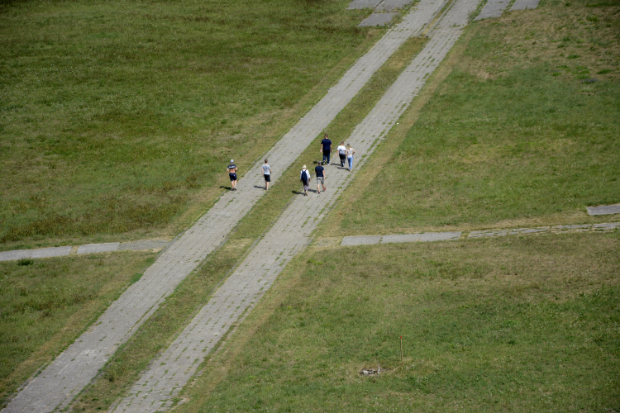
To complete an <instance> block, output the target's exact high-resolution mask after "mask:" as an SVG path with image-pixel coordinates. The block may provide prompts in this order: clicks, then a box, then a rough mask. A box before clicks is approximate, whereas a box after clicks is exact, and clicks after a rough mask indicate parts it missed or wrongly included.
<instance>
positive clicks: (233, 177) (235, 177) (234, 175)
mask: <svg viewBox="0 0 620 413" xmlns="http://www.w3.org/2000/svg"><path fill="white" fill-rule="evenodd" d="M228 176H229V177H230V180H231V181H236V180H237V174H228Z"/></svg>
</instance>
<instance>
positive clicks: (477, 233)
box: [467, 229, 508, 238]
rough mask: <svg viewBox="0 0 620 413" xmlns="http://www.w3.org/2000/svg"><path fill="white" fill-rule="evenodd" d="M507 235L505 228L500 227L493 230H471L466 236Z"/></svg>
mask: <svg viewBox="0 0 620 413" xmlns="http://www.w3.org/2000/svg"><path fill="white" fill-rule="evenodd" d="M504 235H508V230H507V229H500V230H494V231H472V232H470V233H469V236H468V237H467V238H488V237H503V236H504Z"/></svg>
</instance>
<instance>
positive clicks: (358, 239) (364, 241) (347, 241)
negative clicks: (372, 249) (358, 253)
mask: <svg viewBox="0 0 620 413" xmlns="http://www.w3.org/2000/svg"><path fill="white" fill-rule="evenodd" d="M380 242H381V235H374V236H373V235H361V236H351V237H344V238H343V239H342V243H341V244H340V245H343V246H347V245H371V244H379V243H380Z"/></svg>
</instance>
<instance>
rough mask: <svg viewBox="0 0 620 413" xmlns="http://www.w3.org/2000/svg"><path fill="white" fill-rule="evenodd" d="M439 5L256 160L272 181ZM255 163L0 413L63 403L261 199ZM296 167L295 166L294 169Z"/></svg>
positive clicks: (394, 36) (417, 11) (404, 25)
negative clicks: (264, 162)
mask: <svg viewBox="0 0 620 413" xmlns="http://www.w3.org/2000/svg"><path fill="white" fill-rule="evenodd" d="M443 4H444V1H443V0H422V1H421V2H420V4H419V5H417V6H416V7H414V8H412V10H411V12H410V13H408V14H407V15H406V16H404V18H403V21H402V22H401V23H400V24H398V25H397V26H395V27H394V28H392V29H390V30H389V31H387V33H386V34H385V35H384V36H383V37H382V38H381V39H380V40H379V41H378V42H377V43H376V44H375V45H374V46H373V47H372V48H371V49H370V50H369V51H368V53H366V54H365V55H364V56H362V57H361V58H360V59H359V60H358V61H357V62H356V63H355V64H354V65H353V66H352V67H351V68H350V69H349V70H348V71H347V72H346V73H345V75H344V76H343V77H342V79H340V81H339V82H338V83H337V84H336V85H334V86H333V87H332V88H331V89H329V91H328V92H327V94H326V95H325V96H324V97H323V99H321V101H320V102H319V103H318V104H317V105H316V106H314V107H313V108H312V109H311V110H310V111H309V112H308V113H307V114H306V115H305V116H304V117H303V118H302V119H301V120H300V121H299V122H298V123H297V124H296V125H295V126H294V127H293V128H292V129H291V130H290V131H289V132H288V133H287V134H286V135H285V136H284V137H283V138H282V139H281V140H280V141H279V142H278V144H277V145H275V146H274V147H273V148H272V149H271V150H270V151H269V152H268V153H267V154H266V155H264V156H262V157H261V158H262V159H264V158H269V163H270V165H271V167H272V169H273V171H272V174H271V180H272V182H276V181H277V180H278V179H279V177H280V175H281V174H282V172H283V171H285V170H286V169H287V168H288V167H289V166H291V165H292V163H293V162H294V161H295V159H297V157H298V156H299V155H300V154H301V153H302V152H303V151H304V150H305V148H306V147H307V146H308V145H309V144H310V143H311V142H312V141H313V140H314V139H315V138H316V136H317V135H318V134H319V133H320V132H322V131H323V130H324V129H325V128H326V127H327V126H328V125H329V124H330V123H331V121H332V120H333V119H334V118H335V117H336V115H337V114H338V113H339V112H340V111H341V110H342V109H343V108H344V107H345V106H346V105H347V104H348V103H349V101H350V100H351V99H352V98H353V97H354V96H355V95H356V94H357V92H359V90H360V89H361V88H362V87H363V86H364V85H365V84H366V83H367V82H368V80H369V79H370V78H371V76H372V75H373V74H374V73H375V72H376V70H377V69H379V68H380V67H381V66H382V65H383V63H385V61H386V60H387V59H388V58H389V57H390V56H391V55H392V54H393V53H394V52H395V51H396V50H398V48H399V47H400V46H401V45H402V44H403V42H404V41H405V40H407V39H408V38H410V37H411V36H415V35H418V34H419V33H420V32H421V31H422V29H424V27H425V26H426V25H427V24H428V23H429V22H430V21H431V20H432V19H433V17H434V16H435V15H436V13H437V12H438V11H439V10H441V8H442V7H443ZM447 50H449V48H448V49H447ZM447 50H446V52H447ZM438 60H439V59H438ZM437 63H438V62H437ZM403 110H404V109H403ZM317 152H318V148H317ZM358 153H359V152H358ZM261 165H262V163H261V162H259V163H257V164H256V165H254V166H253V167H252V168H250V170H249V171H248V172H245V171H240V175H242V178H241V179H240V181H239V184H238V186H237V188H238V189H239V190H238V191H231V192H227V193H226V194H224V195H223V196H222V197H221V198H220V199H219V200H218V202H217V203H216V204H215V205H214V206H213V207H212V208H211V209H210V210H209V211H208V212H207V213H206V214H205V215H204V216H203V217H201V218H200V219H199V220H198V222H197V223H196V224H195V225H193V226H192V227H191V228H190V229H189V230H187V231H186V232H185V233H184V234H183V235H182V236H181V237H179V238H178V239H177V240H176V241H175V242H174V243H173V244H172V245H170V246H169V247H168V248H167V249H166V250H165V251H164V252H163V253H162V254H161V255H160V256H159V258H158V259H157V260H156V261H155V263H154V264H153V265H152V266H151V267H149V268H148V269H147V270H146V271H145V273H144V275H143V276H142V277H141V278H140V280H139V281H138V282H136V283H134V284H132V285H131V286H130V287H129V288H128V289H127V290H126V291H125V292H124V293H123V294H122V295H121V297H119V299H118V300H117V301H115V302H114V303H112V305H110V307H109V308H108V309H107V310H106V311H105V312H104V314H102V315H101V316H100V318H99V319H98V320H97V322H96V323H93V325H92V326H91V327H90V328H89V329H88V330H87V331H86V332H85V333H84V334H83V335H82V336H80V337H79V338H78V339H77V340H76V341H75V342H74V343H73V344H72V345H71V346H69V347H68V348H67V349H66V350H65V351H64V352H63V353H62V354H60V355H59V356H58V357H57V358H56V360H54V361H53V362H52V363H51V364H50V365H49V366H48V367H46V368H45V369H44V370H43V371H42V372H41V374H39V375H38V376H37V377H35V378H34V379H33V380H32V381H31V382H30V383H29V384H28V385H27V386H26V387H25V388H24V389H23V390H21V391H20V392H19V393H18V394H17V395H16V397H15V398H14V399H13V400H12V401H11V402H10V403H9V405H8V406H7V407H6V408H5V409H4V410H3V411H4V412H50V411H52V410H53V409H55V408H57V407H59V408H63V407H65V406H67V404H68V403H69V402H70V401H71V400H72V399H73V398H74V397H75V396H76V395H77V394H78V393H79V392H80V391H81V389H82V388H83V387H84V386H85V385H86V384H88V383H89V382H90V381H91V380H92V379H93V377H95V375H96V374H97V373H98V371H99V369H100V368H101V367H103V365H104V364H105V363H106V362H107V361H108V359H109V357H110V356H111V355H112V354H113V353H114V352H115V351H116V349H117V348H118V347H119V346H120V345H121V344H123V343H124V342H125V341H127V339H129V338H130V337H131V336H132V335H133V334H134V332H135V331H136V329H137V328H138V327H139V326H140V325H141V324H142V323H143V322H144V320H146V319H147V318H148V317H150V316H151V314H153V312H154V311H155V310H157V308H158V307H159V305H160V304H161V303H162V302H163V300H164V299H165V298H166V297H167V296H168V295H170V294H171V293H172V292H173V291H174V288H175V287H176V286H177V285H178V284H179V282H181V281H182V280H183V279H184V278H185V277H186V276H187V275H188V274H190V273H191V272H192V271H193V270H194V269H195V268H196V267H197V266H198V265H199V264H200V262H202V261H203V260H204V259H205V258H206V257H207V255H208V254H210V253H211V252H213V251H214V250H215V249H216V248H217V247H218V246H219V245H221V243H222V242H223V241H225V239H226V237H227V236H228V234H229V233H230V231H231V230H232V229H233V228H234V227H235V226H236V225H237V223H238V222H239V220H240V219H241V218H242V217H243V216H245V214H246V213H247V212H248V211H249V210H250V209H251V208H252V206H253V205H254V204H255V203H256V202H257V201H258V200H259V199H260V198H261V197H262V196H263V195H264V193H265V191H264V190H262V189H258V188H256V186H258V187H262V185H264V180H263V178H262V175H261V173H260V166H261ZM299 167H300V169H301V165H299ZM328 179H329V176H328ZM321 196H322V195H321ZM324 198H325V197H323V198H322V199H324ZM322 202H325V201H322ZM287 239H288V238H287ZM293 245H297V244H293ZM281 262H284V261H281ZM261 287H263V286H261ZM235 314H236V313H235ZM181 376H182V375H179V377H181ZM183 377H185V376H183ZM186 379H187V378H186V377H185V378H183V379H180V380H181V381H180V382H179V383H181V382H182V383H185V381H184V380H186Z"/></svg>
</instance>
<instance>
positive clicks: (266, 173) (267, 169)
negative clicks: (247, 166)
mask: <svg viewBox="0 0 620 413" xmlns="http://www.w3.org/2000/svg"><path fill="white" fill-rule="evenodd" d="M267 162H269V160H267V159H265V164H264V165H263V167H262V168H261V172H262V173H263V178H265V191H267V190H268V189H269V182H271V167H270V166H269V164H268V163H267Z"/></svg>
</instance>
